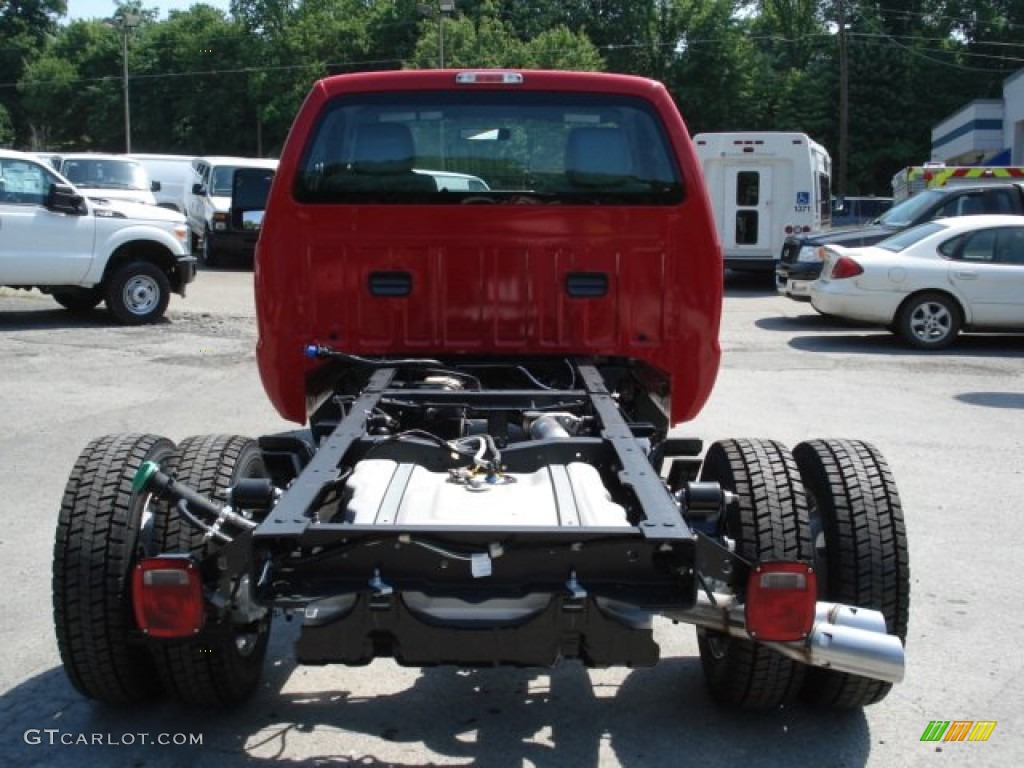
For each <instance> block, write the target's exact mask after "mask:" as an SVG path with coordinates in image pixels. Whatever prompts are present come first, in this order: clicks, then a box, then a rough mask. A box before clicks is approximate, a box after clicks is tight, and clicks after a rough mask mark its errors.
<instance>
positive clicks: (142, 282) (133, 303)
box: [122, 275, 160, 315]
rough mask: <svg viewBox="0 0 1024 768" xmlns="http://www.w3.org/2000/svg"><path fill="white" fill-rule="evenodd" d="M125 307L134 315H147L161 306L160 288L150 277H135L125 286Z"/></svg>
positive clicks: (123, 294) (123, 293)
mask: <svg viewBox="0 0 1024 768" xmlns="http://www.w3.org/2000/svg"><path fill="white" fill-rule="evenodd" d="M122 296H123V297H124V305H125V307H126V308H127V310H128V311H129V312H131V313H132V314H133V315H146V314H149V313H150V312H152V311H153V310H154V309H156V307H157V306H158V305H159V304H160V286H159V284H158V283H157V281H156V280H154V279H153V278H152V277H150V276H149V275H135V276H133V277H132V278H131V279H130V280H128V281H127V282H126V283H125V284H124V291H123V292H122Z"/></svg>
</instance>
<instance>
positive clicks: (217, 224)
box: [213, 211, 228, 231]
mask: <svg viewBox="0 0 1024 768" xmlns="http://www.w3.org/2000/svg"><path fill="white" fill-rule="evenodd" d="M213 228H214V229H216V230H218V231H219V230H225V229H227V228H228V215H227V214H226V213H220V212H219V211H218V212H217V213H215V214H213Z"/></svg>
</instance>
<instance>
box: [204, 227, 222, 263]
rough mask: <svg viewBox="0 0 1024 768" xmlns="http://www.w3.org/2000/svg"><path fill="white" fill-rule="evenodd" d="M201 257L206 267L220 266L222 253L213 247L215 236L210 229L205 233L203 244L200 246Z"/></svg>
mask: <svg viewBox="0 0 1024 768" xmlns="http://www.w3.org/2000/svg"><path fill="white" fill-rule="evenodd" d="M199 255H200V258H201V259H202V261H203V265H204V266H207V267H216V266H218V265H219V264H220V253H219V252H218V251H217V249H216V248H214V247H213V236H212V235H211V234H210V230H208V229H207V230H206V231H205V232H204V233H203V239H202V242H201V243H200V244H199Z"/></svg>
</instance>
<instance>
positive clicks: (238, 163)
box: [185, 157, 278, 266]
mask: <svg viewBox="0 0 1024 768" xmlns="http://www.w3.org/2000/svg"><path fill="white" fill-rule="evenodd" d="M277 163H278V161H277V160H268V159H257V158H251V157H197V158H195V159H194V160H193V161H192V181H191V184H190V185H189V189H188V190H187V191H186V212H185V215H186V216H187V217H188V225H189V228H190V229H191V231H192V248H193V250H194V251H195V250H198V252H199V258H200V259H201V260H202V261H203V263H204V264H207V265H210V266H212V265H214V264H216V263H217V260H218V259H219V258H220V256H221V255H226V254H238V253H239V252H242V251H245V250H247V249H248V248H249V247H250V246H249V244H248V242H247V240H248V238H246V237H244V236H243V233H241V232H240V231H238V230H236V229H234V228H232V226H231V222H230V216H231V213H230V208H231V191H232V183H233V181H234V176H235V170H236V169H238V168H263V169H267V170H272V171H273V170H277Z"/></svg>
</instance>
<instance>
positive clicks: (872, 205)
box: [832, 195, 892, 229]
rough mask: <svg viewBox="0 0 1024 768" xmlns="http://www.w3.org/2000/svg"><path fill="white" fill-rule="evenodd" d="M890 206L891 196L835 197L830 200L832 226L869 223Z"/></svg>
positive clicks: (834, 227) (853, 225)
mask: <svg viewBox="0 0 1024 768" xmlns="http://www.w3.org/2000/svg"><path fill="white" fill-rule="evenodd" d="M890 208H892V198H891V197H874V196H873V195H872V196H869V197H837V198H836V199H835V200H833V201H832V228H833V229H839V228H840V227H856V226H860V225H863V224H869V223H870V222H872V221H874V220H875V219H877V218H878V217H879V216H881V215H882V214H883V213H885V212H886V211H888V210H889V209H890Z"/></svg>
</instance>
